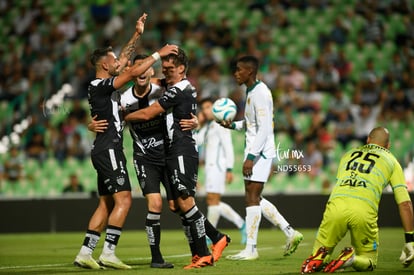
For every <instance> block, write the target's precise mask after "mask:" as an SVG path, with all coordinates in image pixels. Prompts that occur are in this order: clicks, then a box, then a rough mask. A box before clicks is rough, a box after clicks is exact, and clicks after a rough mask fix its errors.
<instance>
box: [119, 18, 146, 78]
mask: <svg viewBox="0 0 414 275" xmlns="http://www.w3.org/2000/svg"><path fill="white" fill-rule="evenodd" d="M146 19H147V14H146V13H144V14H143V15H142V16H141V17H140V18H139V19H138V20H137V24H136V25H135V32H134V35H133V36H132V37H131V39H130V40H129V41H128V43H127V44H126V45H125V46H124V48H123V49H122V51H121V54H120V55H119V62H120V63H121V66H120V69H121V71H122V70H123V69H124V68H125V66H127V64H128V61H129V60H130V59H131V57H132V55H133V54H134V53H135V49H136V45H137V42H138V38H139V37H140V36H141V34H142V33H143V32H144V25H145V20H146Z"/></svg>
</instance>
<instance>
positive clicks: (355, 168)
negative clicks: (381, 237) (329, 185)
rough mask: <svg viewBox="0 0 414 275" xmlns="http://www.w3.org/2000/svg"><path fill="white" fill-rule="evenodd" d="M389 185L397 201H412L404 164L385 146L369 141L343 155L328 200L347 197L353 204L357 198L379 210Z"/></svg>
mask: <svg viewBox="0 0 414 275" xmlns="http://www.w3.org/2000/svg"><path fill="white" fill-rule="evenodd" d="M388 184H390V185H391V187H392V190H393V192H394V197H395V200H396V202H397V204H399V203H401V202H404V201H409V200H410V197H409V194H408V191H407V185H406V183H405V179H404V174H403V171H402V168H401V165H400V164H399V162H398V161H397V160H396V158H395V157H394V155H393V154H392V153H391V152H390V151H389V150H387V149H386V148H383V147H381V146H378V145H375V144H367V145H364V146H361V147H358V148H354V149H352V150H350V151H348V152H347V153H345V155H344V156H343V157H342V158H341V161H340V163H339V167H338V173H337V177H336V184H335V187H334V189H333V190H332V193H331V196H330V198H329V200H332V199H334V198H337V197H342V198H344V197H346V198H350V203H352V201H355V199H356V200H360V201H364V202H366V203H368V204H369V205H370V206H371V207H372V208H373V209H374V210H375V211H378V205H379V202H380V199H381V195H382V191H383V189H384V188H385V187H386V186H387V185H388Z"/></svg>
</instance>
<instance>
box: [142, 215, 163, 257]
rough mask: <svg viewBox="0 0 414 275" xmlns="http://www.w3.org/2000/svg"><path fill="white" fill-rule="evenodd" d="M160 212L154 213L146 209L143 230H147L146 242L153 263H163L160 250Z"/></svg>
mask: <svg viewBox="0 0 414 275" xmlns="http://www.w3.org/2000/svg"><path fill="white" fill-rule="evenodd" d="M160 217H161V213H154V212H150V211H148V214H147V219H146V220H145V231H146V232H147V238H148V243H149V246H150V249H151V257H152V261H151V262H153V263H163V262H164V259H163V258H162V255H161V251H160V240H161V226H160Z"/></svg>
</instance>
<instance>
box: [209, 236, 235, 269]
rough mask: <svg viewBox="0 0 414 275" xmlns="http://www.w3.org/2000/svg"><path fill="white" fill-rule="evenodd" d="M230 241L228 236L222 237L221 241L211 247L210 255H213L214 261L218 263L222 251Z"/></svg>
mask: <svg viewBox="0 0 414 275" xmlns="http://www.w3.org/2000/svg"><path fill="white" fill-rule="evenodd" d="M230 242H231V239H230V237H229V236H228V235H224V236H223V237H221V239H220V240H219V241H218V242H216V243H215V244H213V245H212V246H211V254H212V255H213V258H214V261H216V262H217V261H218V260H219V259H220V258H221V254H222V253H223V250H224V249H225V248H226V247H227V246H228V245H229V243H230Z"/></svg>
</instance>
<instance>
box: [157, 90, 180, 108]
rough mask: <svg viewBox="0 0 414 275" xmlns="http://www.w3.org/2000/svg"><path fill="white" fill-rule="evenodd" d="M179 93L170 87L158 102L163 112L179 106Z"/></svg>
mask: <svg viewBox="0 0 414 275" xmlns="http://www.w3.org/2000/svg"><path fill="white" fill-rule="evenodd" d="M180 94H182V93H180V92H179V89H178V88H177V87H171V88H169V89H168V90H167V91H165V93H164V95H163V96H162V97H161V98H160V99H159V100H158V103H159V104H160V105H161V107H162V108H163V109H164V110H168V109H170V108H171V107H174V106H175V105H177V104H179V102H180Z"/></svg>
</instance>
